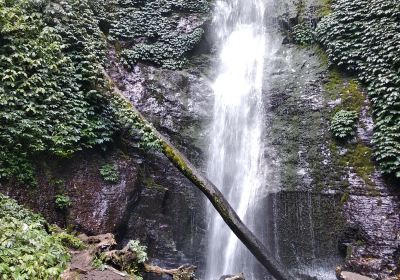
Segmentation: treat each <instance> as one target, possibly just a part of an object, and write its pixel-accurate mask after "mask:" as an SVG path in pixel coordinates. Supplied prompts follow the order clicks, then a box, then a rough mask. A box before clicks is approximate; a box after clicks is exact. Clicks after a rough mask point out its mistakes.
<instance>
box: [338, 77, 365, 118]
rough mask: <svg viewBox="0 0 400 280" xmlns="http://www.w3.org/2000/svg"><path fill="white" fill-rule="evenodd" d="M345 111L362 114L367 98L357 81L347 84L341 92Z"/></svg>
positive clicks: (342, 105)
mask: <svg viewBox="0 0 400 280" xmlns="http://www.w3.org/2000/svg"><path fill="white" fill-rule="evenodd" d="M340 97H341V98H342V104H341V107H342V108H343V110H347V111H355V112H357V113H360V112H361V110H362V108H363V105H364V103H365V99H366V96H365V95H364V93H363V92H362V91H361V89H360V84H359V83H358V82H357V81H355V80H350V81H348V82H347V83H346V85H345V86H344V87H343V89H342V90H341V92H340Z"/></svg>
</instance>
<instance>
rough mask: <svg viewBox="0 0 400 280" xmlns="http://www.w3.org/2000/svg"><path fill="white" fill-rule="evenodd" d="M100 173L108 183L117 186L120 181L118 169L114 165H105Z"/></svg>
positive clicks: (100, 169)
mask: <svg viewBox="0 0 400 280" xmlns="http://www.w3.org/2000/svg"><path fill="white" fill-rule="evenodd" d="M99 172H100V175H101V177H103V179H104V181H106V182H108V183H112V184H116V183H118V182H119V181H120V177H119V172H118V169H117V167H116V166H115V165H114V164H104V165H103V166H102V167H100V168H99Z"/></svg>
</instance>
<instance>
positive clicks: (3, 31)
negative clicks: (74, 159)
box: [0, 0, 114, 183]
mask: <svg viewBox="0 0 400 280" xmlns="http://www.w3.org/2000/svg"><path fill="white" fill-rule="evenodd" d="M0 21H1V22H0V80H1V83H0V146H1V148H2V149H1V150H2V152H1V154H0V160H1V163H0V178H1V179H8V178H10V177H17V178H18V177H21V176H22V178H18V179H19V180H20V181H23V182H24V183H29V182H30V181H32V177H34V176H33V173H34V172H33V170H34V168H33V167H32V165H31V163H30V161H29V158H30V157H32V156H33V155H35V154H38V153H43V152H46V153H52V154H55V155H58V156H70V155H72V154H73V153H74V152H76V151H79V150H82V149H83V148H90V147H93V146H94V145H97V144H103V143H105V142H108V141H110V140H111V135H112V134H113V132H114V123H113V122H114V121H113V118H112V116H111V115H110V114H109V108H108V106H107V104H108V102H106V99H105V98H104V96H103V95H102V93H101V91H102V84H101V83H102V80H101V79H99V77H100V76H99V75H100V74H99V71H98V69H97V63H98V62H101V60H102V57H103V56H104V51H105V42H104V40H100V31H98V30H97V29H96V28H97V26H96V21H95V20H94V18H93V16H91V14H90V10H89V9H88V7H87V5H86V6H85V4H84V2H81V1H69V2H68V3H67V2H62V4H56V3H49V2H47V1H32V0H10V1H5V0H0ZM96 31H97V32H96ZM20 166H24V169H25V168H26V170H27V172H20V171H21V167H20ZM18 174H23V175H18Z"/></svg>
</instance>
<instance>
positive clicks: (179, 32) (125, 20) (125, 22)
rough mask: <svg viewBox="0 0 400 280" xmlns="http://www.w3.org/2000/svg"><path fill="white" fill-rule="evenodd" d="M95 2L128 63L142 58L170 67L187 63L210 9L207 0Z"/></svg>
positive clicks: (107, 28)
mask: <svg viewBox="0 0 400 280" xmlns="http://www.w3.org/2000/svg"><path fill="white" fill-rule="evenodd" d="M91 5H92V7H93V10H94V11H95V13H96V14H97V16H98V18H99V20H100V23H102V24H103V27H104V30H105V32H106V34H108V36H109V40H110V41H112V42H114V43H115V44H116V46H117V48H118V49H119V51H120V55H121V57H122V59H123V62H124V63H125V65H127V66H132V65H134V64H135V63H137V62H140V61H141V62H147V63H152V64H155V65H158V66H162V67H165V68H170V69H179V68H182V67H184V66H185V64H187V62H188V61H187V54H188V53H190V52H191V51H192V50H193V49H194V48H195V47H196V45H197V44H198V43H199V42H200V40H201V39H202V36H203V32H204V30H203V24H204V22H205V20H206V18H207V12H208V11H209V3H208V1H207V0H201V1H194V0H179V1H176V0H149V1H132V0H119V1H104V0H103V1H91Z"/></svg>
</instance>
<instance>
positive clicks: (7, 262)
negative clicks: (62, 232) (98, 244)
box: [0, 195, 70, 280]
mask: <svg viewBox="0 0 400 280" xmlns="http://www.w3.org/2000/svg"><path fill="white" fill-rule="evenodd" d="M69 260H70V256H69V253H68V251H67V248H66V247H65V246H64V245H63V243H62V242H61V241H60V238H59V237H58V236H57V234H53V235H51V234H49V233H47V231H46V222H45V220H44V219H43V218H42V217H40V216H39V215H36V214H33V213H32V212H30V211H29V210H27V209H25V208H23V207H21V206H19V205H18V204H17V203H16V202H15V201H14V200H12V199H9V198H7V197H6V196H3V195H0V279H27V280H28V279H29V280H32V279H38V280H39V279H40V280H42V279H58V278H59V276H60V274H61V273H62V272H63V271H64V269H65V267H66V265H67V263H68V261H69Z"/></svg>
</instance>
